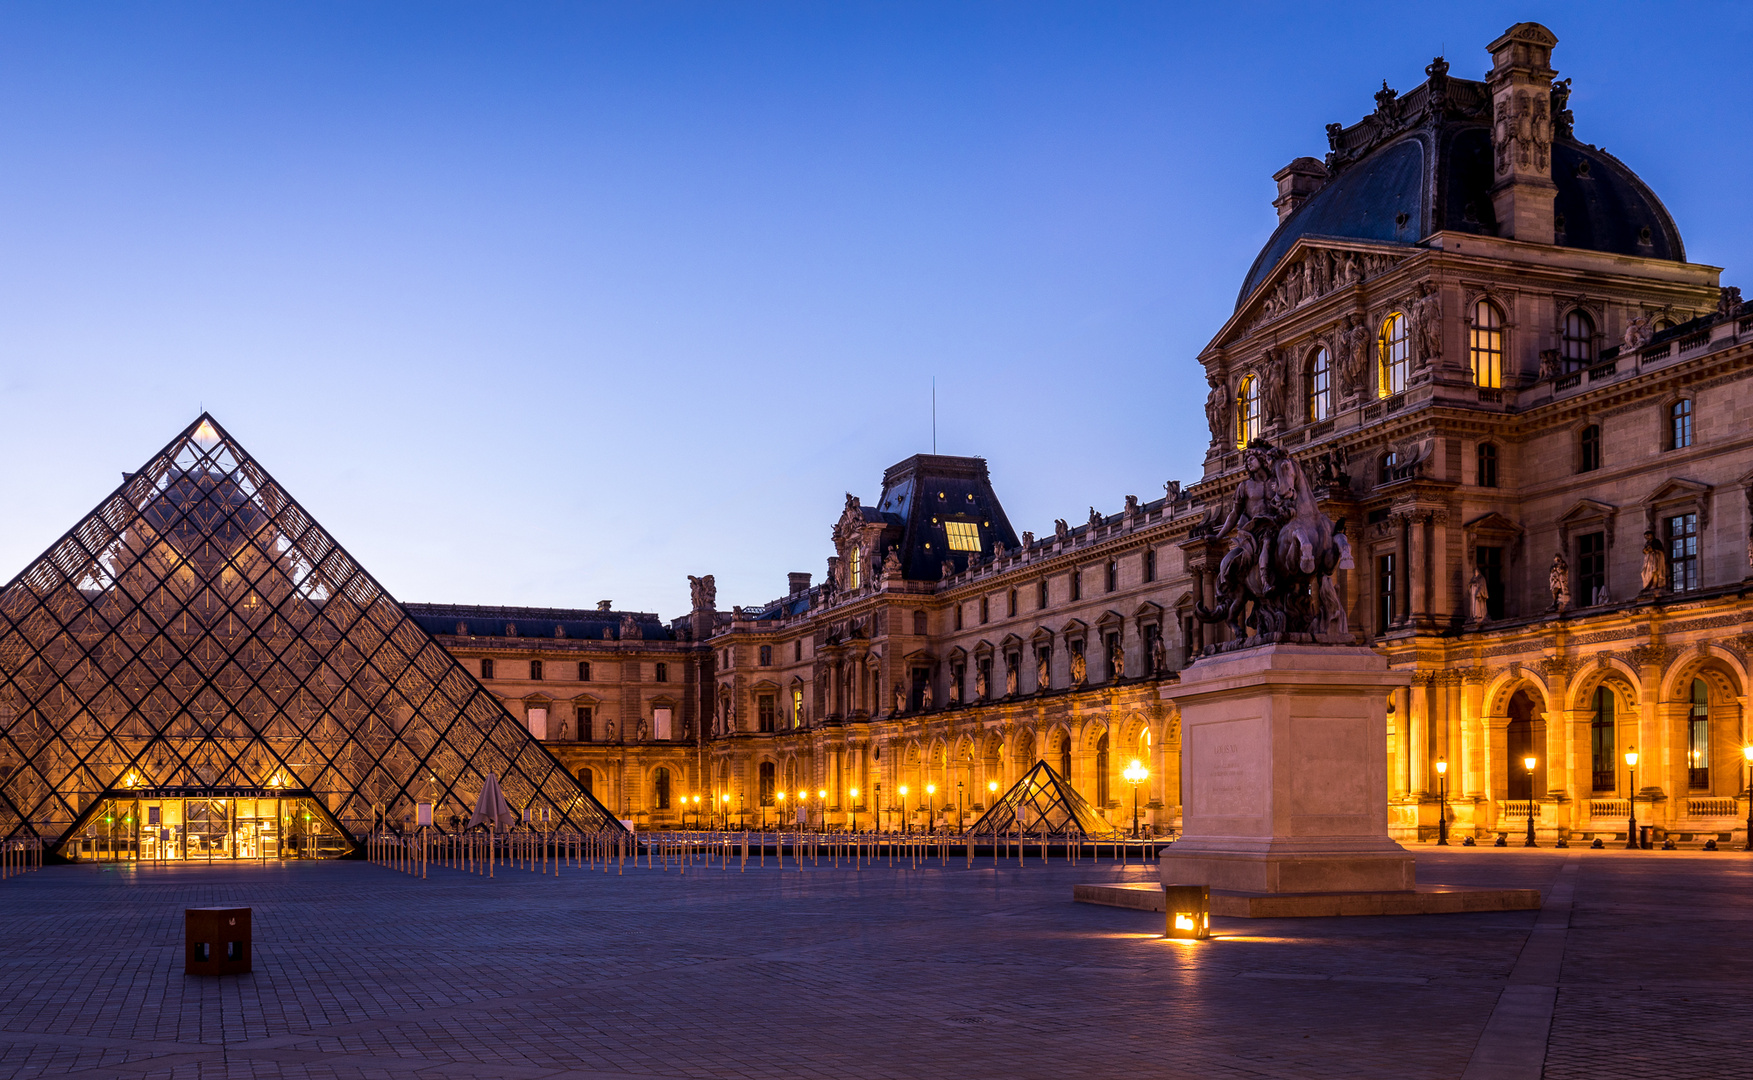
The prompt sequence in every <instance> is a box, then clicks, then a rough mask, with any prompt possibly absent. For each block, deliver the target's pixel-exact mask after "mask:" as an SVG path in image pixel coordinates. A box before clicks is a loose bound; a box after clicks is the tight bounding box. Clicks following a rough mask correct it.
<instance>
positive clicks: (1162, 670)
mask: <svg viewBox="0 0 1753 1080" xmlns="http://www.w3.org/2000/svg"><path fill="white" fill-rule="evenodd" d="M1150 663H1151V671H1152V673H1154V674H1157V675H1163V674H1167V672H1168V670H1169V647H1168V646H1167V645H1165V644H1163V636H1162V635H1161V634H1158V635H1157V637H1156V641H1154V642H1152V643H1151V647H1150Z"/></svg>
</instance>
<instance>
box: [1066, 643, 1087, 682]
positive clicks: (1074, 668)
mask: <svg viewBox="0 0 1753 1080" xmlns="http://www.w3.org/2000/svg"><path fill="white" fill-rule="evenodd" d="M1089 677H1090V667H1089V664H1088V663H1087V662H1086V661H1085V660H1084V658H1083V652H1082V650H1079V649H1073V650H1072V651H1071V682H1072V684H1073V685H1074V686H1082V685H1083V684H1084V683H1085V682H1087V681H1088V680H1089Z"/></svg>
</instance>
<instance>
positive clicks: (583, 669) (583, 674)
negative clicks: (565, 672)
mask: <svg viewBox="0 0 1753 1080" xmlns="http://www.w3.org/2000/svg"><path fill="white" fill-rule="evenodd" d="M578 681H579V682H589V681H590V661H589V660H580V661H579V662H578Z"/></svg>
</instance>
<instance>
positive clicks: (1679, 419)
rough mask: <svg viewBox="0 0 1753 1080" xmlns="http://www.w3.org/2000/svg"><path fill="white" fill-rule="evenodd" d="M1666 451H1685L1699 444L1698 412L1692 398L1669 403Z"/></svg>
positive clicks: (1676, 399)
mask: <svg viewBox="0 0 1753 1080" xmlns="http://www.w3.org/2000/svg"><path fill="white" fill-rule="evenodd" d="M1666 412H1667V422H1666V428H1667V445H1666V446H1665V447H1663V449H1666V450H1685V449H1688V448H1690V447H1692V446H1695V445H1697V443H1698V426H1697V424H1698V410H1697V407H1696V406H1695V405H1694V403H1693V399H1692V398H1690V397H1681V398H1675V399H1674V400H1673V401H1670V402H1668V408H1667V410H1666Z"/></svg>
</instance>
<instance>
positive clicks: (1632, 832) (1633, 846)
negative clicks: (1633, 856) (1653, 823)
mask: <svg viewBox="0 0 1753 1080" xmlns="http://www.w3.org/2000/svg"><path fill="white" fill-rule="evenodd" d="M1625 767H1626V768H1628V769H1630V770H1631V798H1629V799H1627V800H1625V805H1626V806H1627V807H1629V808H1630V810H1631V816H1630V818H1629V819H1628V820H1627V823H1626V826H1625V849H1626V850H1627V851H1636V850H1637V747H1635V746H1634V747H1632V748H1631V749H1630V750H1627V751H1626V752H1625Z"/></svg>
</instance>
